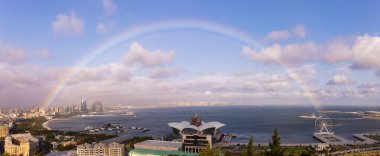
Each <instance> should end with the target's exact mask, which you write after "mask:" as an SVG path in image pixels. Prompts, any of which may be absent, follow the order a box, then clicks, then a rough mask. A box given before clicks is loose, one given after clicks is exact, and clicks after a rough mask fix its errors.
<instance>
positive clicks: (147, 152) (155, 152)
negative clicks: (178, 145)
mask: <svg viewBox="0 0 380 156" xmlns="http://www.w3.org/2000/svg"><path fill="white" fill-rule="evenodd" d="M129 153H130V154H145V155H152V156H159V155H169V154H172V155H181V156H196V155H197V154H195V153H186V152H181V151H159V150H148V149H133V150H131V151H130V152H129Z"/></svg>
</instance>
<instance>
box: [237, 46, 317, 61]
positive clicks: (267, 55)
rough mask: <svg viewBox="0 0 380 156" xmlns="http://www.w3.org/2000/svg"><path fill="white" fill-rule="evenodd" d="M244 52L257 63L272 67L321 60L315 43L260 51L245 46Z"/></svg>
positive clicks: (271, 47) (268, 48)
mask: <svg viewBox="0 0 380 156" xmlns="http://www.w3.org/2000/svg"><path fill="white" fill-rule="evenodd" d="M242 51H243V52H242V53H243V55H245V56H247V57H248V58H250V59H252V60H254V61H256V62H260V63H264V64H272V65H273V64H277V65H283V64H286V65H294V64H299V63H303V62H308V61H317V60H319V59H320V52H319V48H318V46H317V45H316V44H314V43H313V42H309V43H305V44H288V45H284V46H282V45H279V44H275V45H273V46H270V47H266V48H264V49H261V50H260V51H256V50H254V49H252V48H250V47H247V46H245V47H243V49H242Z"/></svg>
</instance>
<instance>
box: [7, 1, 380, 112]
mask: <svg viewBox="0 0 380 156" xmlns="http://www.w3.org/2000/svg"><path fill="white" fill-rule="evenodd" d="M1 3H2V5H1V6H0V23H1V27H0V73H1V74H0V108H9V107H10V106H12V107H32V106H56V105H67V104H79V103H80V100H81V99H82V98H84V99H86V100H88V101H87V102H88V104H91V105H92V104H93V103H94V102H95V101H101V102H102V104H104V105H109V104H127V105H132V106H139V105H152V106H164V105H167V104H180V103H189V104H194V103H200V102H204V103H206V104H208V103H211V104H218V103H219V104H239V105H273V104H275V105H302V106H303V105H305V106H308V105H313V106H315V107H317V108H318V107H320V106H321V105H357V106H361V105H376V104H378V101H379V100H380V98H379V97H380V96H379V95H380V61H378V59H379V58H380V34H379V29H378V28H379V27H380V21H379V20H377V16H376V15H378V14H379V13H380V5H379V3H380V2H378V1H363V2H361V3H360V4H357V3H353V1H318V2H313V3H310V2H303V1H297V2H296V1H274V2H252V1H240V2H233V3H232V2H227V1H207V2H204V1H181V2H178V1H169V0H168V1H116V0H91V1H72V0H69V1H54V2H53V1H34V2H33V3H26V2H25V1H1ZM46 6H51V7H46Z"/></svg>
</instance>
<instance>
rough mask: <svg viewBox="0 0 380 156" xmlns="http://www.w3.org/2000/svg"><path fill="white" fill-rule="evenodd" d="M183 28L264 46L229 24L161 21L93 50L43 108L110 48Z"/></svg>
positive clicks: (58, 85) (299, 80) (61, 81)
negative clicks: (145, 36)
mask: <svg viewBox="0 0 380 156" xmlns="http://www.w3.org/2000/svg"><path fill="white" fill-rule="evenodd" d="M182 29H189V30H201V31H203V32H205V33H210V34H213V35H217V36H221V37H225V38H228V39H231V40H233V41H236V42H239V43H243V44H245V45H248V46H252V47H254V48H260V47H262V46H260V44H259V42H257V41H256V40H255V39H254V38H252V37H251V36H249V35H248V34H247V33H243V32H241V31H239V30H238V29H235V28H232V27H227V26H225V25H221V24H217V23H212V22H208V21H202V20H172V21H158V22H152V23H147V24H142V25H138V26H134V27H132V28H130V29H128V30H127V31H125V32H123V33H120V34H119V35H116V36H114V37H112V38H110V39H108V40H106V41H105V42H102V43H101V44H99V45H97V46H96V47H95V48H94V49H93V50H92V51H90V52H89V53H87V54H86V55H85V56H84V57H83V58H82V59H81V60H79V62H78V63H76V64H75V65H74V67H72V68H71V69H69V70H68V71H66V73H64V74H63V76H62V77H60V79H59V80H58V81H57V82H56V84H55V85H54V86H53V88H52V90H51V91H50V92H49V94H48V96H47V97H46V98H45V100H44V101H43V103H42V104H41V106H40V107H47V106H49V105H52V104H53V103H55V101H56V99H57V97H59V95H60V94H61V92H62V91H63V90H64V88H65V86H66V84H67V83H68V82H69V81H70V80H71V79H72V78H73V77H74V76H75V75H76V74H77V73H78V71H79V69H80V68H81V67H85V66H86V65H87V64H88V63H89V62H90V61H92V60H93V59H95V58H96V57H98V56H99V55H101V54H103V53H106V52H107V51H108V50H109V49H111V48H113V47H115V46H117V45H119V44H120V43H122V42H124V41H126V40H131V39H134V38H136V37H139V36H142V35H147V34H151V33H156V32H160V31H172V30H182ZM281 64H282V65H283V67H285V68H286V69H287V72H288V73H289V74H292V75H293V78H294V79H295V80H296V82H297V83H298V85H300V86H301V87H302V89H303V90H304V91H306V92H307V94H308V96H309V99H310V101H311V103H312V104H313V105H314V106H315V107H316V108H317V110H319V103H318V100H317V98H316V96H314V94H312V92H311V90H310V87H308V85H307V84H306V83H305V82H304V81H303V79H302V78H301V77H300V76H299V75H298V74H297V73H296V72H294V71H293V70H291V68H290V67H289V66H287V65H286V64H283V63H281Z"/></svg>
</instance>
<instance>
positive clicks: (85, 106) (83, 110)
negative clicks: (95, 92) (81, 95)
mask: <svg viewBox="0 0 380 156" xmlns="http://www.w3.org/2000/svg"><path fill="white" fill-rule="evenodd" d="M80 110H81V111H82V112H86V111H87V102H86V100H85V99H82V101H81V103H80Z"/></svg>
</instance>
